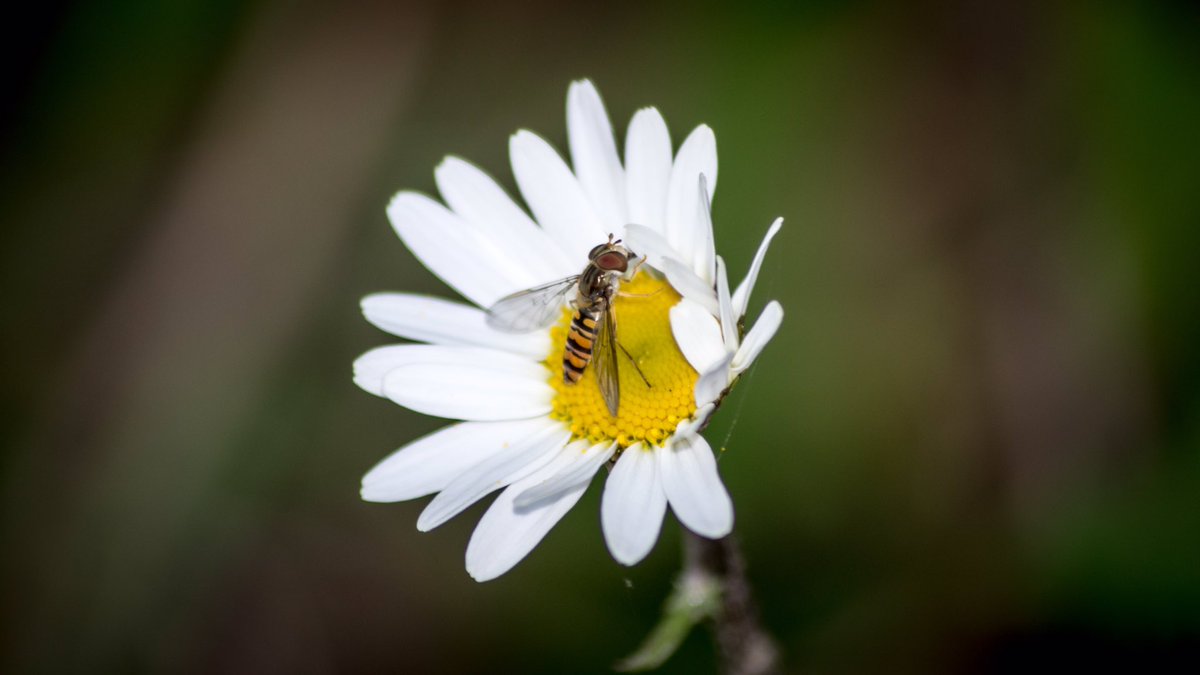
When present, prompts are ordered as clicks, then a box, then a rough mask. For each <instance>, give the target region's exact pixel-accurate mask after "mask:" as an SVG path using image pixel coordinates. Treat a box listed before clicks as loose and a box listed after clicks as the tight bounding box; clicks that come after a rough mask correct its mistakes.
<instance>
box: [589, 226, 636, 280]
mask: <svg viewBox="0 0 1200 675" xmlns="http://www.w3.org/2000/svg"><path fill="white" fill-rule="evenodd" d="M632 257H634V255H633V253H632V252H630V250H629V249H627V248H625V247H624V246H621V240H620V239H613V235H611V234H610V235H608V241H607V242H605V243H603V244H600V245H599V246H595V247H593V248H592V250H591V251H590V252H589V253H588V260H590V261H591V262H592V264H593V265H595V266H596V267H599V268H600V269H601V270H602V271H604V272H622V273H623V272H625V271H627V270H628V269H629V259H630V258H632Z"/></svg>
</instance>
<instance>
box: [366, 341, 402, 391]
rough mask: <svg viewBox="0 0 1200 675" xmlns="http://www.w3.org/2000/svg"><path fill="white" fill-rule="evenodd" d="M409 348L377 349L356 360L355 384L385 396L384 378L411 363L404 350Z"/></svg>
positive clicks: (390, 347) (398, 346)
mask: <svg viewBox="0 0 1200 675" xmlns="http://www.w3.org/2000/svg"><path fill="white" fill-rule="evenodd" d="M408 346H409V345H389V346H387V347H376V348H375V349H372V350H371V351H369V352H367V353H366V354H363V355H362V356H360V357H358V358H357V359H354V384H357V385H358V386H360V387H362V388H363V389H364V390H365V391H367V392H369V393H372V394H375V395H376V396H383V378H384V377H386V376H387V374H388V373H389V372H391V371H392V370H393V369H394V368H396V367H398V366H400V365H403V364H405V363H410V362H411V359H408V358H407V355H406V354H405V349H404V348H405V347H408Z"/></svg>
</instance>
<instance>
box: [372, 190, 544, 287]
mask: <svg viewBox="0 0 1200 675" xmlns="http://www.w3.org/2000/svg"><path fill="white" fill-rule="evenodd" d="M387 212H388V218H389V219H390V220H391V221H392V227H393V228H395V230H396V234H398V235H400V239H401V240H403V241H404V245H405V246H407V247H408V249H409V250H410V251H412V252H413V255H415V256H417V259H418V260H420V261H421V264H423V265H425V267H427V268H429V271H431V272H433V273H434V274H436V275H437V277H438V278H439V279H441V280H442V281H444V282H446V284H447V285H449V286H450V287H451V288H453V289H454V290H456V291H458V292H459V293H461V294H462V295H463V297H465V298H467V299H468V300H470V301H472V302H474V303H475V304H477V305H479V306H481V307H488V306H490V305H491V304H492V303H494V302H495V301H496V300H499V299H500V298H502V297H504V296H505V295H508V294H509V293H513V292H515V291H519V290H521V289H523V288H528V287H529V285H530V284H529V274H528V271H527V270H526V269H525V268H524V267H522V266H521V264H520V262H519V261H516V260H510V259H509V258H507V257H506V256H504V255H502V253H501V252H500V251H498V250H497V249H496V247H495V246H494V245H493V244H492V242H490V241H489V240H488V239H487V238H485V237H482V236H480V234H479V232H478V231H476V230H475V229H474V228H473V227H471V226H469V225H468V224H467V223H466V222H465V221H463V220H462V218H460V217H459V216H457V215H456V214H454V213H452V212H451V211H450V210H449V209H447V208H446V207H445V206H442V205H441V204H439V203H437V202H435V201H433V200H432V199H430V198H429V197H426V196H425V195H422V194H417V193H415V192H401V193H399V194H397V195H396V196H395V197H393V198H392V201H391V203H389V204H388V209H387Z"/></svg>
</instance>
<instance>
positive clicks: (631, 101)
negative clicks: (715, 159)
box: [0, 0, 1200, 673]
mask: <svg viewBox="0 0 1200 675" xmlns="http://www.w3.org/2000/svg"><path fill="white" fill-rule="evenodd" d="M35 12H36V13H35V14H34V15H31V16H30V18H29V19H27V20H23V21H19V22H18V21H10V22H9V25H8V30H7V31H6V33H10V35H9V37H8V38H7V39H6V41H5V42H6V45H5V47H4V49H5V50H6V52H7V58H6V59H4V61H5V62H6V63H7V64H8V69H7V70H8V72H9V82H10V83H9V85H8V86H7V87H6V88H5V89H6V90H7V92H6V93H7V95H6V96H5V97H4V107H3V119H2V122H3V124H2V126H0V134H2V136H0V139H2V142H3V156H2V160H0V161H2V165H0V218H2V219H3V229H2V232H3V237H4V238H3V251H2V255H3V259H2V260H0V275H2V276H0V282H2V287H3V288H4V289H5V291H4V297H5V298H6V300H5V302H4V311H3V317H4V326H5V330H4V336H5V340H4V342H5V345H6V347H5V349H4V350H3V351H4V353H3V357H2V360H0V363H2V368H3V370H2V375H3V378H4V380H3V381H4V383H5V386H4V388H3V394H0V401H3V408H2V411H3V412H2V415H3V417H2V419H0V422H2V423H3V427H2V428H3V439H4V453H3V457H2V464H0V481H2V485H3V494H2V502H0V504H2V510H0V545H2V551H3V563H2V564H3V568H2V569H0V572H2V576H0V583H2V584H3V589H2V595H0V597H2V600H0V602H2V607H3V614H2V621H3V623H2V631H3V632H2V635H0V638H2V641H0V671H3V672H5V673H16V672H48V673H52V672H100V673H110V672H111V673H132V672H198V673H199V672H203V673H211V672H230V673H243V672H244V673H251V672H253V673H259V672H288V673H322V672H403V673H434V672H522V673H559V672H571V673H603V672H607V671H608V670H609V668H610V666H611V664H612V663H613V662H614V661H615V660H617V659H618V658H619V657H621V656H623V655H624V654H626V653H628V652H629V651H631V650H632V649H633V648H634V647H635V646H636V644H637V643H638V641H639V640H640V638H641V637H642V636H643V635H644V634H645V632H646V631H647V630H648V629H649V628H650V626H651V625H652V624H653V623H654V621H655V618H656V615H657V612H658V608H659V605H660V603H661V601H662V600H663V599H664V597H665V596H666V594H667V592H668V590H669V587H670V582H671V578H672V574H673V572H674V570H676V569H677V568H678V564H679V560H680V553H679V539H680V537H679V528H678V525H677V524H676V523H675V522H674V521H673V519H670V518H669V519H668V523H667V525H666V526H665V528H664V535H663V537H662V539H661V540H660V541H659V543H658V545H657V547H656V548H655V550H654V552H653V554H652V555H651V556H650V558H649V559H648V560H647V561H645V562H644V563H642V564H641V565H639V566H637V567H635V568H632V569H626V568H623V567H621V566H619V565H617V564H616V563H615V562H613V561H612V559H611V558H610V557H609V556H608V554H607V553H606V551H605V548H604V544H603V541H602V537H601V534H600V529H599V518H598V502H599V494H600V489H599V488H600V487H601V485H600V481H597V483H596V484H595V485H593V487H592V489H591V491H590V492H589V494H588V495H587V496H586V497H585V498H584V500H583V502H582V503H581V504H580V506H578V507H577V508H576V509H575V510H574V511H573V512H572V513H571V514H570V515H568V516H567V518H566V519H565V520H564V521H563V522H562V523H561V524H560V525H559V526H558V527H557V528H556V529H555V530H554V531H553V532H551V534H550V535H549V537H548V538H547V539H546V541H545V542H543V543H542V544H541V545H540V546H539V547H538V548H537V549H536V550H535V551H534V552H533V554H532V555H531V556H530V557H529V558H528V559H527V560H526V561H525V562H523V563H522V564H521V565H519V566H518V567H517V568H516V569H515V570H513V571H512V572H510V573H509V574H508V575H506V576H504V577H502V578H501V579H500V580H498V581H495V582H491V583H487V584H483V585H480V584H477V583H475V582H474V581H472V580H471V579H470V578H469V577H468V576H467V574H466V573H465V571H464V570H463V563H462V560H463V552H464V550H465V546H466V542H467V539H468V537H469V534H470V532H471V529H472V527H473V525H474V522H475V521H476V520H477V518H478V516H479V514H480V513H481V512H482V508H483V507H482V506H476V507H475V508H474V509H472V510H471V511H470V512H469V513H467V514H464V515H462V516H460V517H458V518H457V519H455V520H454V521H452V522H451V523H449V524H448V525H445V526H443V527H442V528H440V529H438V530H436V531H435V532H433V533H429V534H420V533H418V532H417V531H416V528H415V521H416V517H417V514H418V513H419V512H420V510H421V508H422V506H423V503H421V502H412V503H404V504H396V505H376V504H364V503H361V502H360V501H359V499H358V480H359V478H360V476H361V475H362V473H363V472H364V471H365V470H366V469H368V468H369V467H370V466H371V465H372V464H373V463H374V462H376V461H377V460H379V459H380V458H382V457H383V456H384V455H386V454H387V453H388V452H390V451H391V450H393V449H395V448H397V447H399V446H400V445H402V444H403V443H404V442H405V441H406V440H410V439H412V438H414V437H416V436H417V435H418V434H421V433H424V432H427V431H429V430H432V429H434V428H436V427H438V426H440V425H441V424H442V422H441V421H439V420H434V419H429V418H425V417H422V416H420V415H417V414H414V413H410V412H408V411H406V410H403V409H401V408H399V407H397V406H395V405H394V404H391V403H390V402H388V401H385V400H382V399H376V398H373V397H371V396H369V395H367V394H365V393H364V392H362V391H360V390H358V389H357V388H356V387H354V385H353V384H352V383H351V382H350V364H351V362H352V361H353V359H354V358H355V357H356V356H357V355H358V354H360V353H362V352H364V351H366V350H367V349H369V348H371V347H374V346H377V345H380V344H383V343H386V342H388V337H387V336H386V335H384V334H383V333H381V332H379V331H377V330H375V329H373V328H372V327H370V326H369V325H368V324H367V323H366V322H365V321H364V320H363V319H362V318H361V316H360V315H359V311H358V300H359V298H360V297H361V296H363V295H365V294H367V293H369V292H373V291H379V290H414V291H422V292H428V293H435V294H442V295H448V294H450V291H448V290H447V289H445V288H444V287H443V286H441V285H440V284H439V283H438V282H437V281H436V280H435V279H434V278H433V277H432V275H430V274H429V273H428V272H427V271H425V270H424V269H423V268H422V267H421V266H420V265H419V264H418V263H417V262H416V261H415V259H414V258H413V257H412V255H411V254H409V253H408V252H407V250H406V249H405V248H404V247H403V246H402V245H401V244H400V242H399V241H398V240H397V239H396V237H395V235H394V234H393V232H392V230H391V228H390V227H389V225H388V223H387V221H386V218H385V216H384V205H385V204H386V202H387V200H388V198H389V196H390V195H391V194H392V193H393V192H394V191H396V190H398V189H401V188H412V189H417V190H422V191H428V192H433V191H434V184H433V176H432V170H433V167H434V166H435V165H436V164H437V162H438V161H439V160H440V159H441V158H442V157H443V156H444V155H445V154H448V153H453V154H458V155H461V156H465V157H467V158H469V159H471V160H473V161H475V162H477V163H478V164H480V165H481V166H483V167H484V168H485V169H486V170H488V171H489V172H490V173H492V174H493V175H496V176H497V177H500V178H501V179H502V181H503V182H504V183H505V184H506V185H507V186H508V187H509V188H510V189H511V187H512V185H513V181H512V178H511V173H510V172H509V169H508V162H507V157H506V147H507V137H508V134H510V133H511V132H513V131H515V130H516V129H518V128H521V127H528V128H531V129H533V130H535V131H538V132H539V133H542V134H544V135H545V136H546V137H547V138H549V139H552V140H553V141H554V142H555V143H556V144H557V145H558V146H559V147H560V148H561V147H563V146H564V145H565V143H564V140H565V129H564V126H565V123H564V100H565V95H566V89H567V85H568V83H569V82H570V81H571V80H573V79H576V78H579V77H590V78H592V79H593V80H594V81H595V82H596V84H597V86H598V87H599V89H600V91H601V93H602V95H603V96H604V97H605V101H606V103H607V105H608V108H609V111H610V114H611V115H612V117H613V119H614V126H615V127H616V128H617V129H618V135H619V136H621V137H623V135H624V129H625V125H626V124H627V122H628V119H629V117H630V116H631V115H632V113H633V112H634V111H635V110H636V109H637V108H638V107H641V106H644V105H656V106H658V107H659V108H660V110H662V112H663V113H664V115H665V116H666V118H667V121H668V123H669V124H670V125H671V128H672V135H673V137H674V139H675V142H676V143H678V142H679V141H680V140H681V139H682V138H683V136H684V135H685V134H686V132H687V131H688V130H690V129H691V128H692V127H693V126H694V125H696V124H698V123H701V122H706V123H708V124H710V125H712V127H713V128H714V129H715V130H716V133H717V138H718V145H719V152H720V158H721V159H720V162H721V180H720V189H719V191H718V193H717V195H716V199H715V204H714V208H715V219H716V238H717V244H718V248H719V250H720V251H721V252H722V253H723V255H724V256H725V258H726V260H727V262H728V263H729V265H730V269H731V270H732V274H733V276H734V277H735V278H737V277H740V275H741V274H742V273H743V271H744V270H745V268H746V266H747V265H748V264H749V260H750V257H751V255H752V253H753V250H754V247H755V246H756V245H757V243H758V241H759V238H760V237H761V235H762V234H763V232H764V231H765V229H766V227H767V225H768V223H769V222H770V220H771V218H773V217H774V216H777V215H782V216H784V217H785V218H786V219H787V222H786V224H785V229H784V230H783V232H782V234H781V235H780V236H779V238H778V239H776V244H775V246H774V247H773V248H772V250H771V253H770V257H769V258H768V261H767V264H766V268H765V270H764V274H763V276H762V278H761V280H760V282H759V286H758V289H759V291H758V294H757V297H756V298H755V301H754V303H753V305H752V311H753V312H756V311H757V308H759V307H761V306H762V304H763V303H764V302H765V301H766V299H768V298H772V297H773V298H778V299H779V300H780V301H781V302H782V303H783V305H784V307H785V309H786V312H787V316H786V318H785V321H784V325H783V328H782V330H781V331H780V333H779V335H778V336H777V337H776V340H775V343H774V344H773V345H772V346H771V347H770V348H769V349H768V350H767V352H766V353H765V354H764V356H763V359H762V361H761V363H760V367H758V368H757V370H756V371H754V372H753V374H752V375H751V376H750V377H748V378H745V379H744V380H743V382H742V383H741V385H740V386H739V387H738V389H737V390H736V392H735V395H734V396H733V397H732V400H730V401H729V402H728V403H727V406H726V408H725V410H724V411H723V413H722V415H721V416H720V417H719V418H718V419H717V421H716V423H715V424H714V426H713V427H712V428H711V429H710V431H709V433H708V436H709V439H710V441H711V442H712V443H713V444H714V446H722V447H725V448H726V449H727V451H726V452H725V453H724V455H723V456H722V460H721V471H722V474H723V476H724V477H725V480H726V482H727V484H728V486H729V488H730V491H731V492H732V494H733V497H734V502H735V504H736V508H737V513H738V530H739V532H740V534H741V537H742V540H743V544H744V548H745V551H746V555H747V558H748V560H749V564H750V573H751V576H752V579H753V581H754V583H755V585H756V588H757V591H758V594H759V597H760V600H761V604H762V607H763V611H764V615H765V620H766V622H767V624H768V625H769V627H770V628H771V629H772V630H773V631H774V633H775V635H776V636H777V638H778V639H779V641H780V644H781V646H782V648H783V651H784V654H785V658H786V663H787V666H788V668H789V670H792V671H796V672H810V673H837V672H885V671H886V672H914V673H932V672H950V673H958V672H1004V673H1007V672H1029V671H1031V670H1037V669H1042V668H1050V667H1059V668H1063V669H1068V670H1075V669H1077V668H1081V667H1087V666H1099V665H1107V666H1113V665H1118V666H1121V667H1124V668H1126V669H1127V670H1130V671H1141V672H1147V671H1170V670H1172V669H1180V668H1182V670H1181V671H1180V672H1196V671H1193V670H1190V669H1188V668H1187V667H1186V666H1181V665H1180V664H1185V663H1187V662H1189V661H1190V662H1191V663H1192V665H1193V666H1194V664H1195V663H1197V662H1198V660H1200V350H1198V349H1197V347H1198V346H1200V294H1198V291H1200V268H1198V267H1197V251H1200V182H1198V178H1200V49H1198V47H1197V46H1198V44H1200V13H1198V12H1197V10H1196V9H1195V8H1194V7H1193V6H1191V5H1189V4H1186V3H1179V4H1166V5H1162V4H1155V5H1150V4H1147V5H1136V4H1131V3H1118V2H1108V3H1094V4H1092V3H1071V2H1068V3H1062V4H1058V3H1023V2H1018V3H983V2H976V3H951V2H945V3H942V2H918V3H911V4H904V5H892V4H888V3H872V2H820V3H809V4H801V5H784V4H779V5H774V4H752V3H742V4H739V5H736V6H726V5H721V4H716V3H712V4H710V3H705V2H699V3H697V2H690V3H674V4H662V5H654V6H652V7H651V6H647V5H644V4H629V5H624V4H619V3H618V4H612V3H598V2H596V3H587V4H582V5H578V6H568V5H566V4H564V3H558V2H549V1H545V2H532V3H512V4H503V5H502V4H499V3H489V2H433V3H426V4H412V3H408V4H405V3H400V4H395V3H386V2H339V3H333V2H329V3H318V2H312V1H308V2H281V1H279V0H260V1H256V2H248V3H243V2H233V1H231V0H217V1H215V2H214V1H211V0H205V1H200V0H176V1H174V2H153V1H149V0H146V1H141V2H137V1H134V2H129V1H123V2H79V3H48V4H42V5H38V8H37V9H36V10H35ZM715 670H716V667H715V665H714V660H713V658H712V645H711V642H710V640H709V638H708V636H707V635H706V634H705V633H704V632H698V633H697V634H695V635H693V636H692V637H691V638H689V640H688V641H687V642H686V643H685V645H684V647H683V649H682V650H681V652H680V653H679V654H678V655H677V656H676V658H674V659H673V660H672V661H671V662H669V663H668V664H667V666H666V668H664V672H672V673H675V672H678V673H712V672H715Z"/></svg>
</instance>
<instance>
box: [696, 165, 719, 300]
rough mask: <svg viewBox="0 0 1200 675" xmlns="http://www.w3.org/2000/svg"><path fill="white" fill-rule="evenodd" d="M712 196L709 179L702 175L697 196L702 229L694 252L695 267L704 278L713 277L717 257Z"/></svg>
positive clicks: (698, 233)
mask: <svg viewBox="0 0 1200 675" xmlns="http://www.w3.org/2000/svg"><path fill="white" fill-rule="evenodd" d="M711 194H712V193H711V192H710V191H709V188H708V178H707V177H706V176H705V175H704V174H700V187H699V188H698V189H697V190H696V195H697V197H698V198H699V199H700V204H699V205H698V206H697V207H696V209H697V211H696V213H697V215H699V217H700V229H699V232H697V238H696V241H695V250H694V251H693V267H694V268H695V270H696V273H697V274H700V276H701V277H702V278H707V277H705V275H708V276H709V277H711V275H712V274H713V271H714V263H715V260H716V256H717V251H716V243H715V242H714V241H713V224H712V199H711V198H710V196H711Z"/></svg>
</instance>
